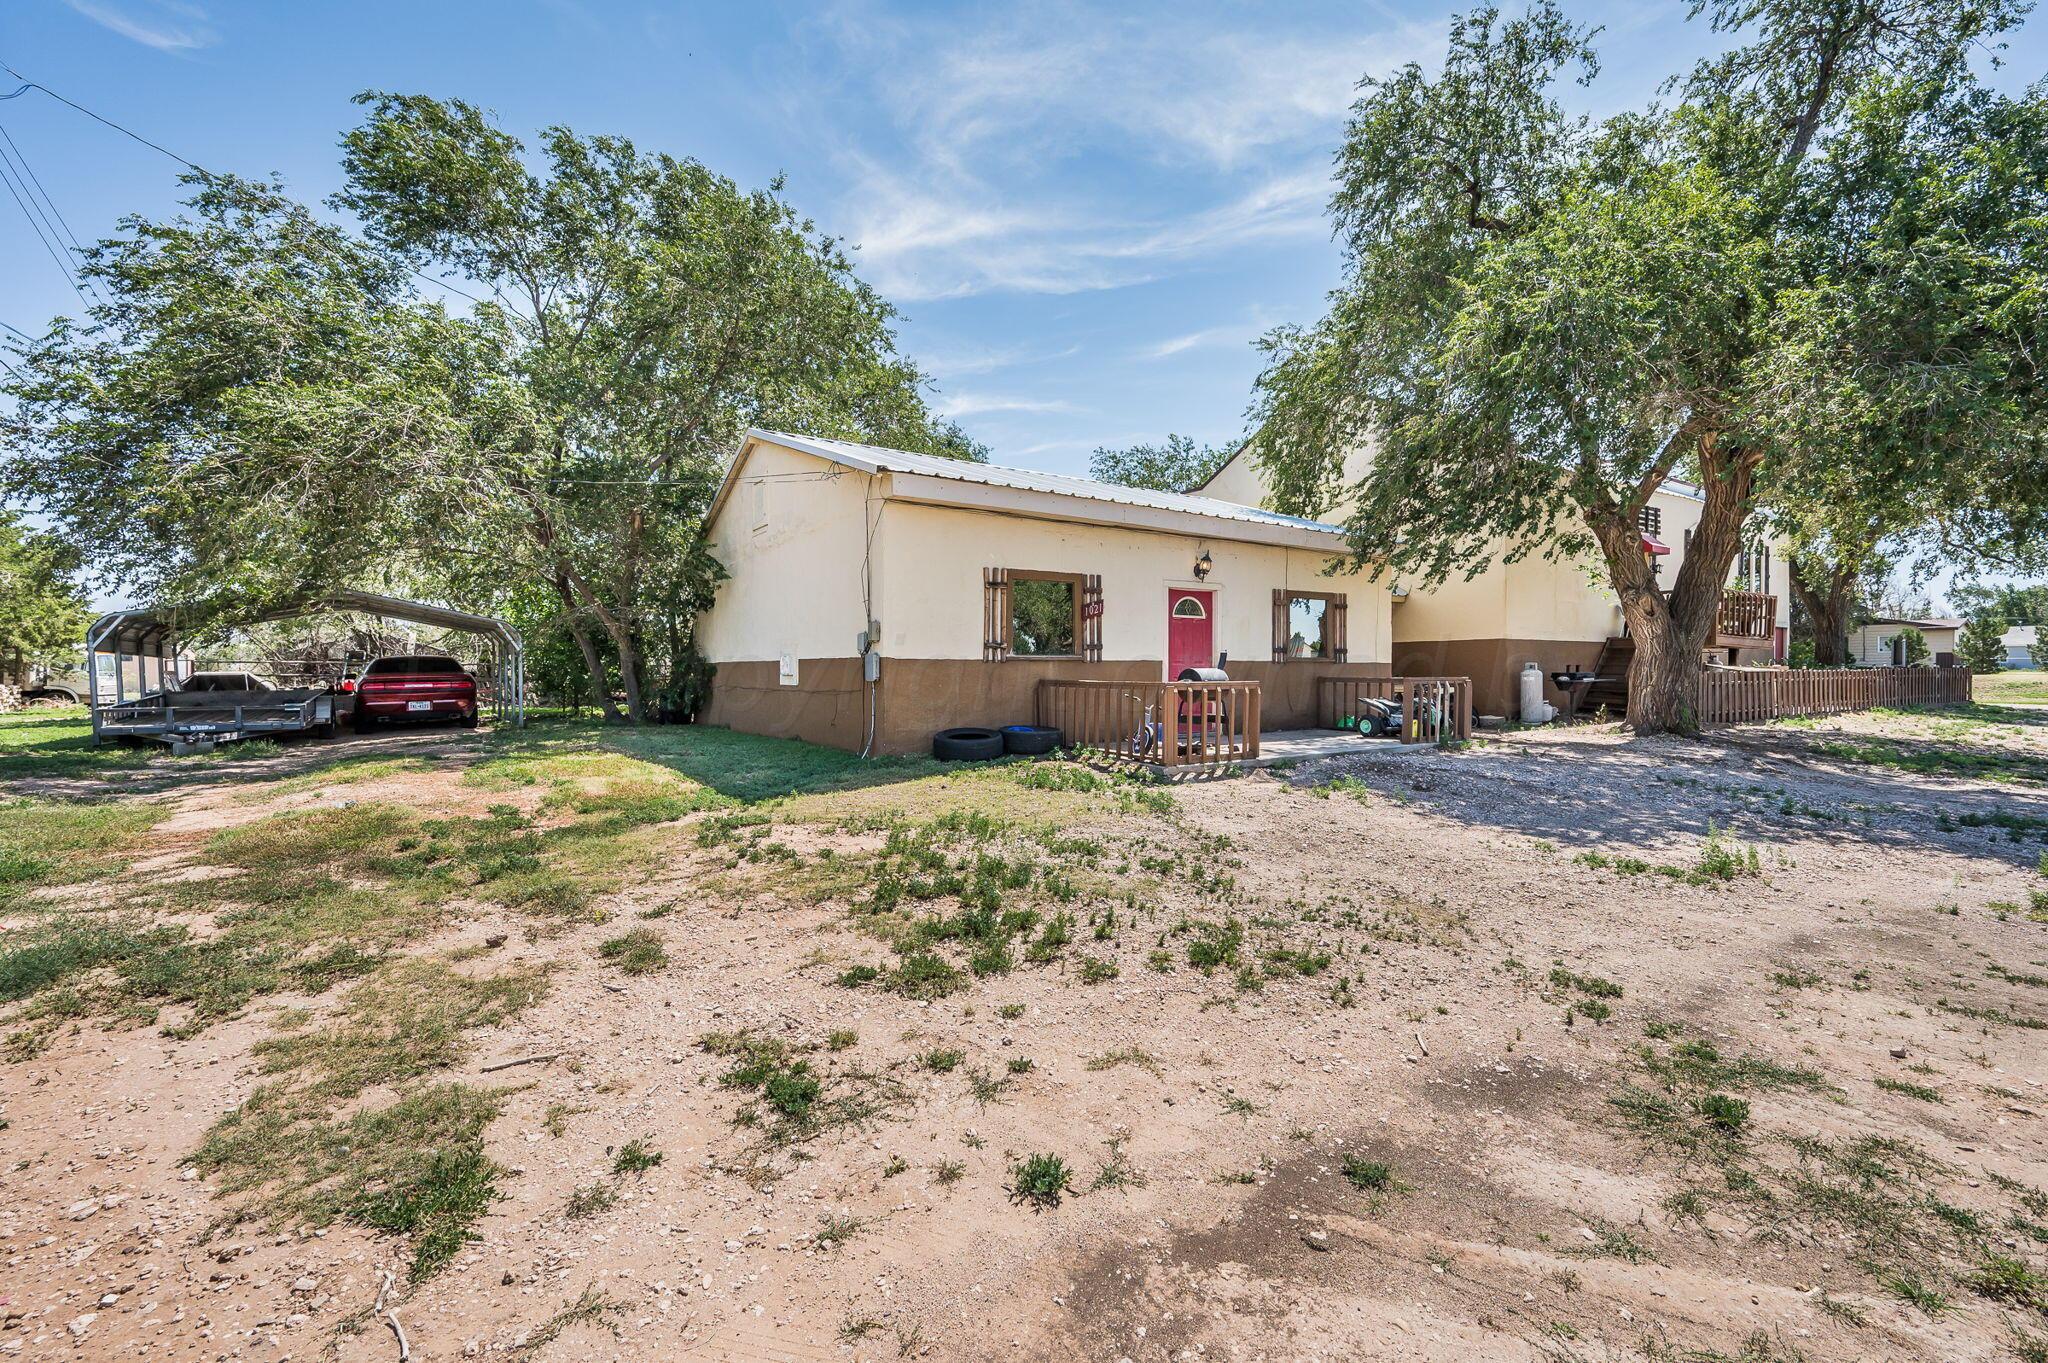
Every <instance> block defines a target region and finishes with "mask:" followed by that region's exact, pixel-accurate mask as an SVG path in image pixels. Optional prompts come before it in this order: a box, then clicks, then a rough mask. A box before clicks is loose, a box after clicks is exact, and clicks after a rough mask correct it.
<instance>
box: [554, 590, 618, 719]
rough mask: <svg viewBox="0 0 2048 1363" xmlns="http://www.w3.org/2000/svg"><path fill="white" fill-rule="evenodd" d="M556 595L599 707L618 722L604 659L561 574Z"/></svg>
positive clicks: (574, 596)
mask: <svg viewBox="0 0 2048 1363" xmlns="http://www.w3.org/2000/svg"><path fill="white" fill-rule="evenodd" d="M555 595H556V596H558V597H560V598H561V602H562V611H563V614H564V616H565V618H566V619H567V620H568V622H569V633H570V635H571V636H573V637H574V638H575V640H576V647H577V649H578V650H579V651H580V652H581V653H582V654H583V666H584V667H585V668H586V669H587V670H588V671H589V672H590V689H591V691H592V692H593V693H594V694H595V696H596V697H597V703H598V705H599V706H600V707H601V708H602V709H603V710H604V717H605V719H606V721H607V722H610V721H615V720H617V719H618V718H619V717H620V716H619V707H618V706H616V705H614V704H612V689H611V688H610V687H609V686H606V685H605V684H604V659H603V658H600V657H599V656H598V653H597V643H596V641H595V640H593V639H592V638H591V637H590V631H588V630H586V629H585V628H583V620H582V618H581V616H580V614H579V613H578V610H577V606H576V595H575V593H574V592H572V591H571V590H570V589H569V580H568V579H567V578H566V577H563V576H562V575H560V574H559V573H558V574H556V576H555Z"/></svg>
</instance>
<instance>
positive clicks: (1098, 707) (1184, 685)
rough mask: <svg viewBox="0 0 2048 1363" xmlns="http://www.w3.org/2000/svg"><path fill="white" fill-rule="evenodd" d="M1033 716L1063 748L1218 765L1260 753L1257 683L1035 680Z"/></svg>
mask: <svg viewBox="0 0 2048 1363" xmlns="http://www.w3.org/2000/svg"><path fill="white" fill-rule="evenodd" d="M1036 708H1037V712H1038V713H1037V722H1038V723H1040V724H1043V725H1047V726H1049V727H1051V728H1055V729H1058V730H1059V731H1060V732H1061V733H1062V734H1064V735H1065V743H1066V746H1067V747H1069V748H1075V749H1079V750H1082V751H1086V752H1094V753H1099V754H1101V755H1102V756H1104V757H1108V758H1112V759H1114V760H1117V761H1123V762H1138V763H1147V764H1154V765H1157V766H1162V767H1222V766H1227V765H1229V764H1230V763H1232V762H1240V761H1244V760H1245V759H1247V758H1253V757H1257V756H1258V755H1259V684H1258V683H1257V682H1118V681H1056V680H1053V679H1052V678H1044V679H1042V680H1040V681H1039V683H1038V700H1037V707H1036Z"/></svg>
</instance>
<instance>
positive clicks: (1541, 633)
mask: <svg viewBox="0 0 2048 1363" xmlns="http://www.w3.org/2000/svg"><path fill="white" fill-rule="evenodd" d="M1372 454H1373V452H1372V448H1371V446H1370V444H1369V443H1368V444H1367V445H1366V446H1364V447H1362V448H1360V449H1359V450H1357V451H1354V452H1353V453H1351V454H1350V455H1348V456H1347V457H1346V459H1345V467H1344V475H1343V485H1344V487H1345V488H1346V489H1349V488H1351V487H1353V486H1355V485H1356V484H1357V483H1358V481H1359V480H1360V479H1361V478H1363V477H1365V476H1366V475H1367V474H1368V473H1369V472H1370V470H1371V467H1372ZM1196 491H1198V492H1201V493H1202V494H1204V495H1206V496H1212V497H1222V498H1225V499H1226V500H1230V501H1239V502H1247V503H1250V504H1253V505H1264V504H1267V503H1268V501H1269V489H1268V488H1267V486H1266V482H1265V478H1264V475H1263V474H1262V473H1261V471H1260V470H1259V468H1258V467H1257V465H1256V464H1255V463H1254V462H1253V461H1252V458H1251V456H1250V454H1249V453H1248V452H1247V450H1245V449H1240V450H1239V451H1238V452H1237V454H1236V455H1234V456H1233V457H1232V458H1231V459H1230V460H1229V462H1227V463H1226V464H1224V466H1223V467H1222V468H1221V469H1219V470H1218V471H1217V472H1216V473H1215V474H1214V475H1213V476H1212V477H1211V478H1210V479H1209V481H1208V482H1206V483H1204V484H1203V485H1202V486H1201V487H1200V488H1198V489H1196ZM1347 495H1348V492H1347ZM1704 507H1705V502H1704V499H1703V498H1702V497H1701V496H1700V493H1699V491H1698V490H1697V489H1696V488H1693V487H1690V486H1688V485H1686V484H1684V483H1681V482H1678V481H1676V480H1673V481H1670V482H1667V483H1665V484H1664V486H1663V487H1661V488H1659V489H1658V490H1657V491H1656V492H1654V493H1652V494H1651V495H1650V501H1649V505H1647V506H1646V507H1644V508H1643V513H1642V532H1643V551H1644V553H1646V554H1648V555H1650V556H1651V561H1652V564H1653V566H1654V568H1655V570H1656V572H1657V575H1658V577H1659V578H1660V579H1661V580H1662V581H1663V582H1664V583H1665V584H1666V585H1667V587H1668V586H1669V584H1670V583H1673V582H1675V581H1677V580H1678V569H1679V565H1681V564H1682V563H1684V562H1685V556H1686V553H1687V552H1688V550H1689V549H1690V548H1691V545H1692V534H1693V529H1694V527H1696V526H1697V525H1698V524H1699V521H1700V515H1701V513H1702V511H1703V510H1704ZM1329 516H1330V519H1333V520H1342V519H1344V516H1343V513H1342V507H1341V506H1340V507H1338V508H1337V509H1334V510H1332V511H1331V512H1330V513H1329ZM1502 547H1504V546H1502ZM1788 572H1789V570H1788V568H1787V566H1786V559H1785V556H1784V554H1783V553H1782V551H1781V550H1780V549H1779V548H1777V547H1776V546H1774V545H1773V544H1772V543H1771V542H1770V541H1769V540H1768V539H1766V538H1759V539H1757V540H1756V541H1754V542H1753V543H1751V544H1749V545H1747V546H1745V547H1744V549H1743V551H1742V553H1741V554H1740V555H1739V556H1738V557H1737V560H1736V562H1735V564H1734V565H1733V568H1732V570H1731V575H1730V582H1729V590H1728V592H1727V594H1726V595H1725V596H1724V597H1723V598H1722V604H1721V616H1722V618H1721V621H1720V626H1719V628H1718V629H1717V632H1716V633H1715V635H1714V636H1713V637H1712V638H1711V639H1709V640H1708V646H1709V656H1710V657H1711V658H1712V659H1713V660H1714V661H1717V662H1723V663H1733V664H1738V665H1749V664H1758V663H1770V662H1783V661H1784V659H1785V653H1786V649H1787V646H1788V644H1789V642H1790V637H1791V627H1792V605H1791V588H1790V583H1789V579H1788ZM1633 651H1634V647H1633V645H1632V644H1631V643H1630V642H1629V640H1628V639H1627V632H1626V627H1625V625H1624V622H1623V620H1622V615H1621V604H1620V602H1619V601H1618V600H1617V599H1616V597H1615V595H1614V593H1613V592H1612V591H1611V590H1609V589H1608V587H1607V586H1606V585H1605V582H1604V573H1603V572H1602V571H1601V569H1600V567H1599V565H1597V564H1595V563H1592V562H1588V561H1583V560H1576V559H1563V558H1560V559H1546V558H1544V557H1542V556H1541V555H1533V554H1532V555H1530V556H1529V557H1527V558H1525V559H1523V560H1522V561H1521V562H1519V563H1502V562H1501V561H1500V560H1499V558H1498V556H1496V558H1495V560H1494V563H1493V566H1492V567H1490V568H1488V569H1487V570H1486V571H1485V572H1483V573H1480V574H1479V575H1478V576H1476V577H1473V578H1470V579H1465V578H1461V577H1458V576H1455V575H1454V576H1453V577H1451V578H1450V580H1448V581H1446V582H1443V583H1440V584H1439V585H1437V586H1435V587H1432V588H1430V589H1428V590H1427V591H1424V590H1421V589H1419V588H1417V589H1415V590H1413V591H1411V590H1408V589H1407V588H1406V587H1405V586H1403V585H1402V584H1400V583H1398V582H1397V583H1395V584H1394V653H1393V663H1394V670H1395V672H1396V673H1397V674H1398V675H1401V676H1430V675H1436V676H1468V677H1470V678H1471V679H1472V706H1473V709H1474V710H1475V711H1477V712H1479V713H1481V714H1493V715H1507V716H1514V715H1517V714H1519V713H1520V692H1521V673H1522V669H1523V668H1524V667H1525V666H1527V665H1528V664H1529V663H1531V662H1534V663H1535V664H1536V665H1537V666H1538V667H1539V668H1541V669H1542V671H1543V674H1544V679H1545V680H1544V690H1545V695H1546V698H1547V699H1548V700H1549V701H1550V702H1551V704H1553V705H1557V706H1559V707H1560V708H1562V707H1563V706H1564V705H1565V704H1566V701H1567V699H1568V698H1567V697H1566V696H1565V695H1564V694H1563V693H1562V692H1561V691H1559V689H1558V688H1557V687H1556V686H1555V684H1553V683H1552V682H1551V681H1550V680H1549V677H1550V674H1551V673H1553V672H1566V671H1577V672H1587V671H1596V670H1597V671H1598V672H1599V673H1600V674H1601V676H1602V678H1603V680H1602V681H1601V682H1598V683H1595V684H1594V687H1593V689H1592V690H1591V691H1589V692H1587V694H1586V695H1585V697H1584V703H1585V705H1586V706H1588V707H1591V706H1593V705H1598V704H1606V705H1608V706H1609V707H1610V708H1612V709H1613V710H1615V711H1617V712H1618V711H1620V710H1623V709H1625V708H1626V697H1627V691H1626V680H1625V678H1626V674H1627V671H1628V662H1629V659H1630V657H1631V656H1632V655H1633Z"/></svg>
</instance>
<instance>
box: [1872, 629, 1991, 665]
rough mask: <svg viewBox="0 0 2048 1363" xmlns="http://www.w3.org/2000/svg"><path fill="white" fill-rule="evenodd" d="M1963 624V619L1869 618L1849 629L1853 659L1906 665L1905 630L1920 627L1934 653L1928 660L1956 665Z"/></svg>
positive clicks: (1930, 663)
mask: <svg viewBox="0 0 2048 1363" xmlns="http://www.w3.org/2000/svg"><path fill="white" fill-rule="evenodd" d="M1962 628H1963V622H1962V621H1960V620H1947V619H1933V620H1907V619H1884V620H1866V621H1865V622H1864V623H1862V624H1860V625H1858V626H1856V628H1854V629H1852V630H1850V631H1849V661H1850V662H1852V663H1854V664H1856V665H1857V666H1858V667H1904V666H1905V665H1906V644H1905V633H1906V631H1907V630H1909V629H1917V630H1919V631H1920V633H1921V634H1923V635H1925V636H1926V638H1927V651H1928V653H1929V655H1930V656H1929V657H1928V658H1926V659H1925V660H1924V661H1925V662H1926V663H1927V664H1928V665H1930V666H1933V667H1954V666H1955V665H1956V636H1957V635H1959V634H1960V633H1961V632H1962Z"/></svg>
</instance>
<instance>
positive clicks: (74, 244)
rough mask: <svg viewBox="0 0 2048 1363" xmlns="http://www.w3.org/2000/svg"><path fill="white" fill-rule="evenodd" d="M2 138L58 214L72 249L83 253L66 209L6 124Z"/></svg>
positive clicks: (2, 129) (82, 247)
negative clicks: (61, 206)
mask: <svg viewBox="0 0 2048 1363" xmlns="http://www.w3.org/2000/svg"><path fill="white" fill-rule="evenodd" d="M0 138H5V139H6V141H7V145H8V146H9V147H11V148H13V150H14V159H15V160H17V161H19V162H21V168H22V169H23V170H25V171H27V172H28V178H29V179H30V180H31V181H32V182H33V183H34V184H35V187H36V190H37V191H38V192H39V193H41V194H42V196H43V202H44V203H45V204H47V205H49V209H50V212H52V213H54V214H55V215H56V217H57V222H58V225H59V226H61V227H62V228H63V229H64V237H65V239H66V240H67V241H69V242H70V243H71V249H72V250H74V251H77V252H79V253H80V254H83V253H84V251H85V247H84V245H83V244H82V243H80V241H79V240H78V233H76V232H74V231H72V230H71V223H70V222H69V221H68V220H67V219H66V218H65V217H64V210H63V209H61V208H59V207H57V201H56V200H55V199H53V198H51V197H50V191H49V189H48V188H46V187H45V186H44V184H43V181H42V177H41V176H39V175H37V174H36V171H35V167H34V166H31V165H30V164H29V163H28V153H27V152H25V151H23V150H22V149H21V146H20V144H19V143H17V142H16V141H15V140H14V134H13V133H11V132H9V131H7V128H6V125H5V124H0Z"/></svg>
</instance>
